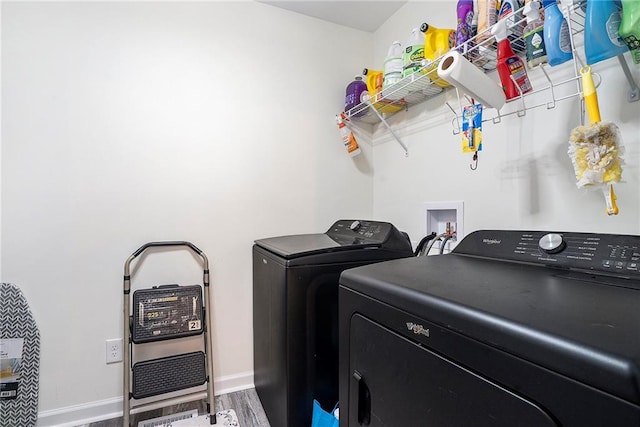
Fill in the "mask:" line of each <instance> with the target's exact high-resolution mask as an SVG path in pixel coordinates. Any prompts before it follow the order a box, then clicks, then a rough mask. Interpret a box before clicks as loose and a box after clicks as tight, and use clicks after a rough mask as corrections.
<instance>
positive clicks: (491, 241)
mask: <svg viewBox="0 0 640 427" xmlns="http://www.w3.org/2000/svg"><path fill="white" fill-rule="evenodd" d="M500 242H502V240H498V239H482V243H484V244H486V245H499V244H500Z"/></svg>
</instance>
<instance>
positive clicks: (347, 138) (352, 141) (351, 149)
mask: <svg viewBox="0 0 640 427" xmlns="http://www.w3.org/2000/svg"><path fill="white" fill-rule="evenodd" d="M346 121H347V116H346V115H345V114H344V113H340V115H339V116H336V122H337V123H338V129H339V130H340V136H341V137H342V142H343V143H344V147H345V148H346V149H347V153H349V155H350V156H351V157H354V156H357V155H358V154H360V146H358V142H357V141H356V137H355V136H354V135H353V132H351V131H350V130H349V128H348V127H347V125H346V124H345V122H346Z"/></svg>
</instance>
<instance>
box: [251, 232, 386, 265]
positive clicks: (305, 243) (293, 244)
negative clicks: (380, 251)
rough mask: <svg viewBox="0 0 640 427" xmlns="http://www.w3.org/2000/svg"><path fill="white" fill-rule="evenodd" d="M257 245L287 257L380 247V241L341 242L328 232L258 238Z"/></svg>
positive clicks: (355, 239) (354, 239)
mask: <svg viewBox="0 0 640 427" xmlns="http://www.w3.org/2000/svg"><path fill="white" fill-rule="evenodd" d="M256 245H258V246H260V247H262V248H264V249H266V250H268V251H269V252H273V253H274V254H276V255H279V256H281V257H283V258H286V259H292V258H298V257H302V256H307V255H313V254H319V253H327V252H335V251H343V250H351V249H360V248H366V247H372V248H375V247H379V246H380V244H379V243H371V242H365V241H363V240H362V239H358V238H353V239H351V240H350V241H342V242H339V241H337V240H335V239H332V238H331V237H329V236H328V235H326V234H297V235H292V236H280V237H270V238H267V239H260V240H256Z"/></svg>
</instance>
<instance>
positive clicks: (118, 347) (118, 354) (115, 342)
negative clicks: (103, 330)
mask: <svg viewBox="0 0 640 427" xmlns="http://www.w3.org/2000/svg"><path fill="white" fill-rule="evenodd" d="M105 344H106V345H105V348H106V361H107V364H109V363H117V362H122V338H116V339H112V340H107V341H106V343H105Z"/></svg>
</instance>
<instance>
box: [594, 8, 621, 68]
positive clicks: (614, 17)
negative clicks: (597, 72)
mask: <svg viewBox="0 0 640 427" xmlns="http://www.w3.org/2000/svg"><path fill="white" fill-rule="evenodd" d="M619 28H620V11H619V10H618V8H617V7H616V5H615V3H614V2H613V0H597V1H596V0H590V1H587V13H586V15H585V17H584V53H585V55H586V57H587V64H589V65H591V64H595V63H596V62H599V61H604V60H605V59H609V58H613V57H614V56H618V55H622V54H624V53H625V52H626V51H627V46H626V44H625V43H624V41H622V39H620V37H619V36H618V29H619Z"/></svg>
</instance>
